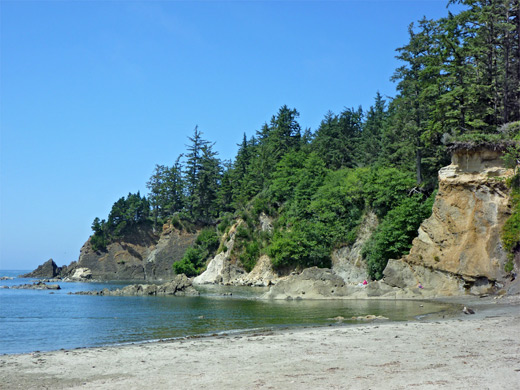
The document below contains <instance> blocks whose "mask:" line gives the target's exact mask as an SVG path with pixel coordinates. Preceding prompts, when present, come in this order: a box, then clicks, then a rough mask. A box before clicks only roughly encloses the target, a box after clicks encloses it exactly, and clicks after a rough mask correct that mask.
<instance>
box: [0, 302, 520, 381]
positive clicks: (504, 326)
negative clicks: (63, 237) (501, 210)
mask: <svg viewBox="0 0 520 390" xmlns="http://www.w3.org/2000/svg"><path fill="white" fill-rule="evenodd" d="M500 301H501V302H500V304H496V301H492V300H488V301H487V302H482V301H481V302H478V301H475V302H473V303H472V307H474V308H475V309H476V314H475V315H459V316H457V317H455V318H449V319H448V318H442V316H439V317H438V318H435V317H432V318H429V319H427V320H421V321H411V322H401V323H396V322H373V323H369V324H361V325H354V326H352V325H337V326H332V327H321V328H305V329H292V330H284V331H277V332H266V333H259V334H239V335H228V336H213V337H203V338H196V339H181V340H175V341H166V342H155V343H147V344H135V345H125V346H114V347H101V348H88V349H77V350H67V351H55V352H45V353H43V352H42V353H39V352H36V353H31V354H23V355H2V356H0V388H1V389H46V388H48V389H74V388H81V389H439V388H445V389H468V388H475V389H516V388H520V338H519V336H520V305H519V303H520V299H519V298H518V297H515V298H505V299H502V300H500ZM461 307H462V305H461Z"/></svg>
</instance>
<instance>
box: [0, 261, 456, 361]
mask: <svg viewBox="0 0 520 390" xmlns="http://www.w3.org/2000/svg"><path fill="white" fill-rule="evenodd" d="M25 272H28V271H0V276H17V275H20V274H23V273H25ZM31 281H32V279H21V278H16V279H14V280H6V281H0V286H2V285H7V286H13V285H18V284H23V283H29V282H31ZM59 284H60V287H61V288H62V289H61V290H57V291H52V292H51V291H49V290H44V291H39V290H13V289H2V288H0V354H12V353H25V352H32V351H50V350H57V349H62V348H63V349H70V348H79V347H94V346H102V345H113V344H121V343H130V342H143V341H151V340H160V339H169V338H176V337H184V336H193V335H206V334H213V333H220V332H234V331H247V330H255V329H271V328H280V327H297V326H313V325H327V324H332V323H335V320H333V318H334V317H337V316H342V317H344V318H351V317H353V316H362V315H367V314H374V315H383V316H385V317H388V318H390V319H391V320H394V321H402V320H409V319H413V318H414V317H417V316H420V315H424V314H427V313H432V312H438V311H442V310H447V309H448V306H447V305H444V304H439V303H432V302H417V301H405V302H403V301H363V300H359V301H341V300H335V301H263V300H258V299H255V298H256V297H258V295H259V294H261V293H263V292H265V290H263V289H254V288H239V287H234V288H231V287H227V288H224V287H214V286H213V287H207V288H203V289H201V290H200V291H201V296H199V297H105V296H86V295H69V294H68V293H69V292H76V291H85V290H100V289H102V288H104V287H108V288H116V287H121V286H122V284H121V283H117V284H116V283H71V282H63V283H59ZM230 292H231V293H232V294H233V295H232V296H229V295H226V296H223V294H229V293H230ZM421 305H422V306H421Z"/></svg>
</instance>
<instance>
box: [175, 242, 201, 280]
mask: <svg viewBox="0 0 520 390" xmlns="http://www.w3.org/2000/svg"><path fill="white" fill-rule="evenodd" d="M204 260H205V258H204V257H203V253H202V252H201V251H200V250H199V249H198V248H196V247H191V248H188V249H187V250H186V252H185V253H184V256H183V257H182V259H181V260H180V261H177V262H175V263H173V270H174V271H175V273H176V274H185V275H186V276H190V277H191V276H196V275H198V274H199V273H200V272H201V268H202V266H203V263H204Z"/></svg>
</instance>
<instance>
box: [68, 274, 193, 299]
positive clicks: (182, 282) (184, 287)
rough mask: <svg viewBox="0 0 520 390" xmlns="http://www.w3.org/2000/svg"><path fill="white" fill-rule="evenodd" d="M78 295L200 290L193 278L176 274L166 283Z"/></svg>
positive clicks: (152, 293) (188, 293) (142, 293)
mask: <svg viewBox="0 0 520 390" xmlns="http://www.w3.org/2000/svg"><path fill="white" fill-rule="evenodd" d="M76 294H77V295H106V296H152V295H176V296H197V295H199V292H198V291H197V290H195V288H193V286H192V280H191V279H190V278H188V277H187V276H186V275H184V274H181V275H176V276H175V278H174V279H173V280H171V281H169V282H166V283H164V284H160V285H155V284H131V285H129V286H125V287H123V288H122V289H119V288H118V289H116V290H109V289H108V288H104V289H103V290H101V291H80V292H77V293H76Z"/></svg>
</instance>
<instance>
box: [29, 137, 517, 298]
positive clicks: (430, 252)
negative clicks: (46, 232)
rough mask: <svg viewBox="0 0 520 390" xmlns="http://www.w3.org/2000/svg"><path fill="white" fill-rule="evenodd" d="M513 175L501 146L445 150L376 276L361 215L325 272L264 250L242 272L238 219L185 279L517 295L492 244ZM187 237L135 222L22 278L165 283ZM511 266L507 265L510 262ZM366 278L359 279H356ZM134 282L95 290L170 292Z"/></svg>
mask: <svg viewBox="0 0 520 390" xmlns="http://www.w3.org/2000/svg"><path fill="white" fill-rule="evenodd" d="M513 175H514V170H513V169H510V168H507V167H506V166H505V164H504V162H503V160H502V151H501V150H500V149H493V148H490V147H480V148H473V149H465V148H463V147H462V148H454V149H453V151H452V162H451V164H450V165H449V166H447V167H444V168H442V169H441V170H440V171H439V186H438V192H437V196H436V198H435V202H434V205H433V212H432V215H431V217H429V218H428V219H426V220H425V221H424V222H423V223H422V224H421V226H420V228H419V230H418V236H417V238H415V239H414V241H413V244H412V248H411V250H410V253H409V254H407V255H406V256H404V257H403V258H400V259H392V260H389V262H388V264H387V266H386V269H385V270H384V278H383V279H382V280H380V281H370V280H369V277H368V272H367V266H366V263H365V260H364V259H363V256H362V249H363V246H364V244H365V243H366V242H367V240H368V239H369V238H370V236H371V235H372V234H373V232H374V231H375V230H376V228H377V225H378V219H377V216H376V215H375V214H373V213H372V212H367V213H366V214H365V216H364V218H363V221H362V223H361V225H360V226H359V229H358V234H357V238H356V240H355V242H354V243H353V244H352V245H345V246H343V247H340V248H337V249H335V250H334V251H333V253H332V254H331V258H332V268H331V269H323V268H308V269H299V270H298V269H297V270H294V271H293V272H290V273H289V274H279V273H277V272H276V271H275V270H274V269H273V267H272V265H271V259H270V258H269V257H268V256H267V255H262V256H261V257H260V258H259V259H258V260H257V262H256V265H255V266H254V268H253V269H252V270H251V271H250V272H247V271H246V270H245V268H244V267H243V266H242V264H241V263H240V261H239V260H238V259H237V258H236V256H235V255H234V254H233V249H234V246H235V241H236V234H237V230H238V229H239V227H240V226H241V224H243V223H244V221H243V220H241V219H240V218H239V219H237V220H236V221H235V223H234V224H233V225H232V226H231V228H230V229H229V230H228V231H227V232H226V234H224V236H223V237H222V238H221V245H220V247H221V248H222V249H221V250H220V252H219V253H218V254H217V255H216V256H214V257H213V258H210V259H208V262H207V265H206V270H205V271H204V272H203V273H202V274H201V275H199V276H197V277H195V278H194V279H193V285H203V284H221V285H235V286H261V287H267V286H270V287H271V288H270V291H269V292H268V293H266V294H265V295H264V298H268V299H329V298H433V297H446V296H459V295H466V294H470V295H475V296H482V295H488V294H498V295H503V294H515V293H518V292H520V284H519V283H520V281H519V280H518V279H516V280H514V279H515V278H514V273H511V272H506V271H505V264H506V262H507V261H508V260H507V254H506V252H505V250H504V248H503V246H502V243H501V231H502V227H503V226H504V223H505V221H506V220H507V219H508V217H509V216H510V215H511V199H510V189H509V188H508V186H507V185H506V181H507V180H508V179H509V178H511V177H512V176H513ZM258 229H261V231H262V232H269V231H272V229H273V221H272V219H271V218H270V217H268V216H267V215H265V214H263V213H262V214H260V217H259V225H258ZM196 237H197V233H196V232H193V233H188V232H185V231H180V230H178V229H176V228H174V226H172V225H171V224H167V225H164V227H163V230H162V232H161V233H160V234H156V233H155V232H154V231H153V229H152V228H151V226H144V227H141V228H139V229H137V230H136V231H134V232H133V233H132V234H130V235H126V236H125V237H124V239H121V240H119V241H117V242H114V243H111V244H109V245H108V246H107V249H106V251H95V250H94V249H93V248H92V245H91V244H90V240H88V241H87V242H86V243H85V244H84V246H83V247H82V248H81V253H80V256H79V259H78V261H76V262H73V263H71V264H70V265H69V266H67V267H61V268H60V267H58V266H57V265H56V264H55V263H54V262H53V261H52V259H51V260H49V261H47V262H46V263H45V264H43V265H42V266H40V267H38V269H37V270H35V271H34V272H32V273H30V274H27V275H25V276H27V277H50V278H53V277H56V276H58V277H62V278H64V280H76V281H77V280H79V281H88V280H93V279H95V280H144V281H168V280H174V278H176V276H175V274H174V271H173V269H172V264H173V263H174V262H176V261H178V260H180V259H181V258H182V256H183V255H184V252H185V251H186V249H187V248H189V247H190V246H191V245H193V243H194V242H195V239H196ZM519 257H520V256H517V263H518V261H519V260H518V258H519ZM519 266H520V264H515V269H518V267H519ZM365 280H368V283H366V284H362V283H361V282H363V281H365ZM190 283H191V281H190ZM135 286H141V287H135ZM134 287H135V288H130V287H128V288H127V290H125V291H124V292H123V291H122V290H121V291H119V292H106V291H105V292H104V293H99V295H161V294H169V293H165V292H164V291H171V289H168V288H164V289H163V288H162V287H161V288H159V287H158V286H156V285H155V284H153V285H149V287H143V285H134ZM190 287H191V286H190ZM191 288H192V287H191Z"/></svg>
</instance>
